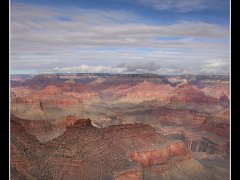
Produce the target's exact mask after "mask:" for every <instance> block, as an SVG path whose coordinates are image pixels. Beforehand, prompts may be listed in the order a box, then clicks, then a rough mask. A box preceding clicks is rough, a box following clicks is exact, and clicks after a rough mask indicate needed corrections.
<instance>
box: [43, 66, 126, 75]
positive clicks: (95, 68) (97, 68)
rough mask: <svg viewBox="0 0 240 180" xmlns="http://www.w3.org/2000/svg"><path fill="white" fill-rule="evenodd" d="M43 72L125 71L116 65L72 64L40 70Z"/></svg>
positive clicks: (116, 72)
mask: <svg viewBox="0 0 240 180" xmlns="http://www.w3.org/2000/svg"><path fill="white" fill-rule="evenodd" d="M40 72H44V73H114V74H121V73H125V72H126V69H125V68H117V67H107V66H88V65H81V66H74V67H64V68H59V67H55V68H53V69H48V70H46V71H40Z"/></svg>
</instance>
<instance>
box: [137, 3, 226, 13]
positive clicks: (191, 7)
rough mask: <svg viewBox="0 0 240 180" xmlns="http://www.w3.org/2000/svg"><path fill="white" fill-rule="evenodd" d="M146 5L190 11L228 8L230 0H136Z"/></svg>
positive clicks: (164, 9) (177, 10)
mask: <svg viewBox="0 0 240 180" xmlns="http://www.w3.org/2000/svg"><path fill="white" fill-rule="evenodd" d="M134 1H135V2H136V3H139V4H141V5H144V6H148V7H152V8H153V9H156V10H161V11H170V10H171V11H176V12H190V11H201V10H219V11H222V10H226V8H228V7H229V0H210V1H209V0H134Z"/></svg>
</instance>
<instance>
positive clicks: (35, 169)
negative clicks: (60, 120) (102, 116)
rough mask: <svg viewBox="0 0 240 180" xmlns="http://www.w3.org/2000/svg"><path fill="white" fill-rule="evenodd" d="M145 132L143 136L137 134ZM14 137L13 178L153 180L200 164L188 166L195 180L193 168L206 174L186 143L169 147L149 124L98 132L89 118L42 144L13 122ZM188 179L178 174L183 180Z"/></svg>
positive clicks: (99, 130) (175, 143)
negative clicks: (149, 179) (182, 165)
mask: <svg viewBox="0 0 240 180" xmlns="http://www.w3.org/2000/svg"><path fill="white" fill-rule="evenodd" d="M68 119H71V117H69V118H68ZM124 127H126V128H124ZM147 127H148V128H147ZM135 128H136V129H135ZM145 128H146V131H145V132H144V133H141V131H139V130H140V129H141V130H144V129H145ZM11 133H12V135H11V146H12V147H13V149H12V151H11V167H12V171H11V172H12V177H13V178H17V177H23V178H28V177H32V178H34V179H44V178H50V179H82V180H85V179H118V180H121V179H144V178H148V177H150V176H155V178H159V177H161V176H163V174H168V172H171V171H175V170H177V169H178V168H177V169H175V166H178V163H183V162H185V161H189V162H191V161H194V162H195V164H197V166H196V165H195V166H192V165H191V166H187V164H185V165H184V166H186V167H187V168H188V171H191V173H192V175H193V176H194V175H195V174H196V177H197V176H198V175H199V174H198V172H195V170H194V167H198V166H200V167H198V168H200V169H201V171H203V172H205V170H204V167H202V166H201V165H200V164H199V163H198V162H197V161H196V160H194V159H193V157H192V156H191V152H190V151H188V150H187V149H186V147H185V146H184V144H183V143H181V142H178V141H175V142H174V141H173V142H168V141H167V139H165V138H164V137H163V136H161V135H159V134H157V133H155V132H152V128H151V127H149V126H148V125H141V124H135V125H121V126H112V127H109V128H104V129H98V128H96V127H94V126H92V125H91V121H90V120H89V119H88V120H78V121H76V122H75V123H74V125H72V126H69V127H68V128H67V131H66V132H65V133H64V134H62V135H61V136H59V137H58V138H56V139H54V140H52V141H49V142H47V143H40V142H38V141H37V140H36V139H35V138H34V137H33V136H31V135H29V134H27V133H26V131H25V130H24V128H22V126H21V125H20V124H18V123H17V122H16V120H12V121H11ZM126 133H127V135H126ZM110 136H112V138H110ZM20 157H23V159H21V158H20ZM25 161H29V163H28V164H32V166H31V168H24V167H25V165H26V164H27V162H25ZM159 165H161V166H159ZM149 168H150V169H149ZM184 171H185V170H184ZM186 173H187V172H186ZM169 175H170V174H169ZM188 176H189V175H184V174H182V173H180V174H179V177H180V178H188ZM204 176H205V177H206V179H208V176H207V175H204V174H203V175H201V178H203V177H204ZM212 177H214V176H212Z"/></svg>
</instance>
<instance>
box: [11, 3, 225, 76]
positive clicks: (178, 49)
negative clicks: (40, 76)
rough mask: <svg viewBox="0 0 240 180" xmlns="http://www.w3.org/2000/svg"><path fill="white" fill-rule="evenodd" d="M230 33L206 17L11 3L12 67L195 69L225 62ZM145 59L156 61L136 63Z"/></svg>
mask: <svg viewBox="0 0 240 180" xmlns="http://www.w3.org/2000/svg"><path fill="white" fill-rule="evenodd" d="M63 17H64V20H63ZM228 35H229V29H228V28H227V27H225V26H221V25H218V24H211V23H206V22H187V21H181V22H175V23H172V24H161V25H156V24H155V25H151V24H148V23H144V22H143V21H141V17H139V16H137V15H136V14H133V13H131V12H128V11H101V10H87V9H81V8H66V9H58V8H52V7H45V6H39V5H31V4H20V3H17V4H15V3H14V4H12V6H11V68H12V69H13V70H14V69H16V70H17V69H35V70H36V71H40V70H41V71H42V70H47V69H53V68H55V67H59V68H66V67H81V65H87V66H88V67H89V68H90V69H91V70H96V71H101V72H102V71H103V70H105V71H108V72H113V71H119V72H120V69H114V70H113V71H112V67H116V66H117V65H118V64H120V63H126V64H128V65H127V66H126V67H125V68H127V71H129V70H131V69H132V70H133V71H136V72H148V71H151V70H152V69H151V68H153V67H155V66H154V65H156V64H159V65H161V67H162V68H163V69H174V68H175V69H181V68H183V67H185V69H194V70H199V68H198V67H200V66H202V65H205V64H206V63H207V62H206V61H217V62H219V63H221V62H227V61H228V54H229V52H228V42H226V40H224V39H228ZM227 41H228V40H227ZM142 49H145V50H142ZM144 61H147V62H148V61H150V62H152V63H155V64H154V65H152V66H151V65H148V66H147V65H142V66H141V67H140V65H141V62H144ZM129 62H130V64H129ZM137 63H139V68H135V65H136V64H137ZM131 64H132V65H131ZM143 64H144V63H143ZM93 67H94V68H95V69H94V68H93ZM96 67H98V68H97V69H96ZM105 67H110V69H106V68H105ZM156 67H157V66H156ZM162 68H161V69H162ZM90 69H89V71H91V70H90ZM163 69H162V71H163ZM65 70H66V69H65ZM69 70H70V69H69ZM80 70H83V67H81V68H80ZM85 70H86V69H85ZM153 70H154V69H153Z"/></svg>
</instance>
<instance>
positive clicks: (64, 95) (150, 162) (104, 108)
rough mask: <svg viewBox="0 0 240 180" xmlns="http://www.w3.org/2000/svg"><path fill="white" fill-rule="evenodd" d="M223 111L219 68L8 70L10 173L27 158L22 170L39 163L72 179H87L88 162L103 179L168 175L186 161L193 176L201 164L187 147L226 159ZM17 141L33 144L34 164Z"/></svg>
mask: <svg viewBox="0 0 240 180" xmlns="http://www.w3.org/2000/svg"><path fill="white" fill-rule="evenodd" d="M73 80H74V83H72V82H73ZM229 113H230V110H229V80H228V78H227V77H223V76H170V77H167V76H166V77H165V76H161V77H160V76H153V75H109V74H76V75H67V74H65V75H38V76H35V77H30V76H26V77H17V76H16V77H13V79H12V86H11V115H12V118H11V119H12V120H14V121H15V122H18V123H19V125H16V124H15V125H13V132H15V133H16V134H15V135H14V136H15V138H13V142H14V144H13V145H12V147H13V153H14V154H18V155H17V158H16V159H15V160H16V162H15V163H16V167H15V166H14V167H13V172H14V173H15V175H14V177H19V178H21V177H23V176H26V174H29V173H26V172H25V171H24V172H23V169H26V171H28V170H27V169H28V168H27V167H26V164H31V163H32V164H31V166H32V167H33V169H34V170H31V172H34V173H30V174H29V177H30V178H31V177H39V173H40V174H41V173H43V170H44V172H45V175H46V177H48V179H49V178H50V179H51V176H53V177H56V178H58V179H61V178H63V179H67V178H68V177H67V176H70V174H71V173H72V174H75V176H74V177H72V178H73V179H89V178H90V179H94V177H93V176H91V175H90V172H88V171H86V170H89V169H91V168H95V169H97V170H96V171H94V172H93V174H94V175H95V174H96V177H98V178H99V177H102V178H103V179H111V178H116V179H124V178H125V179H131V178H133V179H134V178H136V179H138V178H140V179H141V178H143V177H147V178H149V179H154V178H155V179H156V178H158V179H160V178H162V179H171V178H172V179H174V178H175V179H176V178H178V176H180V175H181V176H182V177H185V176H187V177H188V176H191V174H188V175H186V174H187V173H186V172H188V171H189V170H188V168H189V166H188V164H192V166H193V167H195V170H193V169H191V171H189V172H192V171H194V175H196V177H198V175H199V177H201V176H202V174H205V170H204V169H203V168H202V167H201V164H200V165H199V163H198V162H197V161H195V160H194V158H193V156H192V154H191V153H190V151H192V152H193V153H194V155H195V154H197V153H198V154H201V153H206V158H208V157H212V156H215V155H216V156H219V155H220V156H221V158H222V157H223V158H225V160H228V158H229ZM77 119H82V120H83V119H91V122H90V123H89V121H82V122H80V123H79V122H78V123H77ZM96 127H99V128H100V127H101V128H102V129H98V128H96ZM155 130H156V131H157V132H159V133H161V134H159V133H156V132H155ZM179 132H180V133H179ZM80 135H81V136H80ZM18 136H19V138H18ZM25 141H26V142H29V143H27V144H25V145H24V146H23V144H22V143H24V142H25ZM180 141H181V142H180ZM20 142H21V143H20ZM69 142H71V143H69ZM31 144H34V145H31ZM36 147H37V149H36ZM56 147H57V148H56ZM60 147H61V148H60ZM96 147H99V148H97V149H98V150H95V151H94V150H93V149H94V148H96ZM19 148H20V149H19ZM22 148H23V149H25V150H27V149H28V152H32V155H33V154H34V152H33V150H35V151H36V152H37V156H34V158H35V159H36V158H39V161H36V162H38V164H36V163H35V162H34V160H33V159H34V158H32V159H31V158H30V157H31V156H32V155H30V156H25V154H24V153H23V149H22ZM54 148H55V149H54ZM43 151H46V152H47V154H45V153H43ZM45 156H46V157H45ZM60 157H61V158H60ZM93 157H94V158H93ZM18 158H19V159H20V160H21V161H22V162H18V165H17V161H18ZM29 158H30V159H29ZM84 158H86V159H85V160H84ZM42 159H44V162H43V161H41V160H42ZM100 162H102V163H100ZM178 162H179V163H178ZM21 163H22V164H23V167H22V170H19V167H20V166H21ZM106 163H109V164H110V165H106ZM214 163H215V164H214V166H217V164H218V161H215V160H214ZM24 164H25V165H24ZM40 164H42V167H41V168H40V167H39V165H40ZM69 164H70V165H71V166H69ZM45 165H46V168H49V169H51V171H49V170H47V169H46V168H45ZM100 167H101V168H100ZM20 169H21V168H20ZM36 169H41V170H36ZM29 171H30V170H29ZM59 171H61V172H63V171H66V172H68V173H69V174H68V173H62V174H59V173H58V172H59ZM89 171H90V170H89ZM198 172H201V173H198ZM219 173H220V174H221V172H217V173H216V174H218V175H219ZM43 174H44V173H43ZM197 174H198V175H197ZM204 177H205V176H204Z"/></svg>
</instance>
